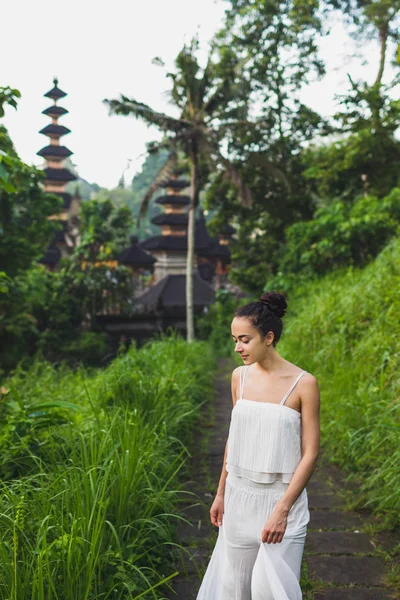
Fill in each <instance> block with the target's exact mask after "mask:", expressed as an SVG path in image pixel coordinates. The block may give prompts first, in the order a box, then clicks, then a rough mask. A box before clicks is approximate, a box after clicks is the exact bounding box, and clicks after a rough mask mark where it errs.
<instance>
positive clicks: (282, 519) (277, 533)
mask: <svg viewBox="0 0 400 600" xmlns="http://www.w3.org/2000/svg"><path fill="white" fill-rule="evenodd" d="M287 517H288V511H287V510H286V509H284V508H281V507H279V506H276V507H275V509H274V510H273V512H272V513H271V515H270V517H269V519H268V521H267V522H266V523H265V525H264V529H263V530H262V532H261V541H262V542H264V543H265V542H266V543H267V544H271V543H272V544H276V543H279V542H281V541H282V539H283V535H284V533H285V531H286V527H287Z"/></svg>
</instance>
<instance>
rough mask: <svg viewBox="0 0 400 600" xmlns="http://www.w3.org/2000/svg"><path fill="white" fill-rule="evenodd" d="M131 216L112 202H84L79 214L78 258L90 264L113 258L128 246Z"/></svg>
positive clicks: (76, 252)
mask: <svg viewBox="0 0 400 600" xmlns="http://www.w3.org/2000/svg"><path fill="white" fill-rule="evenodd" d="M131 227H132V215H131V212H130V210H129V208H128V207H127V206H125V205H122V206H114V205H113V203H112V202H111V200H109V199H106V200H101V201H100V200H96V199H94V200H90V201H87V202H84V203H83V204H82V206H81V211H80V214H79V231H80V243H79V246H78V247H77V249H76V251H75V254H76V255H77V256H79V258H80V259H84V260H88V261H91V262H94V261H101V260H109V259H110V258H114V257H115V256H116V255H117V254H118V252H121V250H123V249H124V248H126V247H127V246H128V245H129V231H130V229H131Z"/></svg>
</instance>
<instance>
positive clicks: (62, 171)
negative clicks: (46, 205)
mask: <svg viewBox="0 0 400 600" xmlns="http://www.w3.org/2000/svg"><path fill="white" fill-rule="evenodd" d="M53 83H54V87H53V88H52V89H51V90H50V91H49V92H47V93H46V94H45V97H46V98H50V99H51V100H53V104H52V105H51V106H49V107H48V108H46V109H45V110H44V111H43V114H44V115H46V116H48V117H50V119H51V123H50V124H49V125H47V126H46V127H44V128H43V129H42V130H41V131H40V132H39V133H41V134H43V135H45V136H47V137H48V138H49V143H48V145H47V146H45V147H44V148H42V149H41V150H39V152H38V153H37V154H38V155H39V156H42V157H43V158H44V160H45V165H44V172H45V174H46V180H45V184H44V190H45V192H51V193H53V194H56V195H57V196H60V198H61V199H62V201H63V205H62V208H61V211H60V213H58V214H56V215H54V216H53V217H51V218H53V219H58V220H60V221H61V223H62V226H63V227H62V230H61V231H58V232H57V233H56V234H55V236H54V239H53V240H52V242H51V244H50V246H49V248H48V249H47V251H46V254H45V255H44V257H43V258H42V259H41V261H40V262H41V263H43V264H45V265H46V266H47V267H48V268H53V267H55V266H56V265H57V263H58V262H59V260H60V258H62V257H64V256H68V255H69V254H70V251H71V250H72V248H73V246H74V242H75V237H76V236H77V234H78V230H77V225H78V213H79V210H80V196H79V193H76V194H74V195H73V196H72V195H71V194H69V193H67V192H66V191H65V186H66V185H67V183H69V182H70V181H74V180H75V179H77V178H76V176H75V175H74V174H73V173H72V172H71V171H70V170H69V169H68V168H66V167H65V166H64V161H65V159H66V158H69V157H70V156H71V154H72V152H71V150H69V148H67V147H66V146H63V145H61V144H60V138H61V137H62V136H64V135H67V134H68V133H70V129H68V128H67V127H64V125H59V124H58V119H59V118H60V117H62V116H64V115H66V114H67V113H68V111H67V110H66V109H65V108H63V107H62V106H59V105H58V104H57V103H58V101H59V100H60V99H61V98H64V97H65V96H66V95H67V94H66V93H65V92H63V91H62V90H61V89H60V88H59V87H58V80H57V79H54V81H53Z"/></svg>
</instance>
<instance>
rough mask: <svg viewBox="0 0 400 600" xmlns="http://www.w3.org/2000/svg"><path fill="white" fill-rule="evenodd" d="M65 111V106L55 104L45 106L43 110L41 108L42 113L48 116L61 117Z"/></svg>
mask: <svg viewBox="0 0 400 600" xmlns="http://www.w3.org/2000/svg"><path fill="white" fill-rule="evenodd" d="M67 113H68V111H67V109H66V108H63V107H62V106H56V105H55V104H53V106H49V108H46V109H45V110H42V115H47V116H48V117H61V116H62V115H66V114H67Z"/></svg>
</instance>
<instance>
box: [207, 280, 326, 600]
mask: <svg viewBox="0 0 400 600" xmlns="http://www.w3.org/2000/svg"><path fill="white" fill-rule="evenodd" d="M286 308H287V303H286V300H285V298H284V296H282V294H278V293H276V292H267V293H265V294H263V295H262V296H261V298H260V300H259V301H258V302H250V303H249V304H247V305H245V306H243V307H241V308H239V309H238V310H237V311H236V313H235V316H234V319H233V321H232V326H231V327H232V337H233V340H234V342H235V352H238V353H239V354H240V356H241V357H242V359H243V362H244V365H242V366H240V367H238V368H236V369H235V370H234V371H233V373H232V386H231V387H232V402H233V409H232V414H231V422H230V428H229V436H228V440H227V443H226V448H225V454H224V461H223V467H222V473H221V477H220V480H219V484H218V489H217V494H216V497H215V500H214V502H213V504H212V506H211V510H210V517H211V522H212V523H213V524H214V525H216V526H217V527H219V531H218V538H217V542H216V545H215V547H214V551H213V553H212V556H211V559H210V562H209V564H208V567H207V571H206V573H205V575H204V578H203V581H202V584H201V587H200V590H199V593H198V595H197V600H300V599H301V598H302V593H301V589H300V584H299V579H300V567H301V560H302V555H303V549H304V542H305V538H306V533H307V524H308V522H309V519H310V514H309V511H308V502H307V492H306V489H305V486H306V484H307V482H308V480H309V479H310V477H311V475H312V473H313V471H314V469H315V466H316V462H317V457H318V451H319V390H318V384H317V381H316V379H315V377H314V376H313V375H311V374H310V373H307V372H306V371H303V370H302V369H300V368H299V367H297V366H296V365H294V364H293V363H291V362H289V361H287V360H285V359H284V358H282V357H281V356H280V355H279V354H278V352H277V351H276V349H275V347H276V344H277V343H278V341H279V338H280V337H281V333H282V320H281V319H282V317H283V316H284V314H285V311H286Z"/></svg>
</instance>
